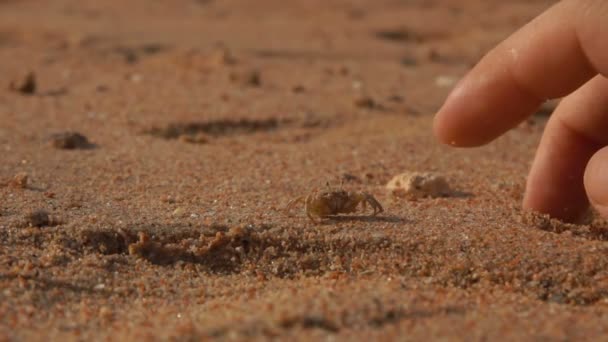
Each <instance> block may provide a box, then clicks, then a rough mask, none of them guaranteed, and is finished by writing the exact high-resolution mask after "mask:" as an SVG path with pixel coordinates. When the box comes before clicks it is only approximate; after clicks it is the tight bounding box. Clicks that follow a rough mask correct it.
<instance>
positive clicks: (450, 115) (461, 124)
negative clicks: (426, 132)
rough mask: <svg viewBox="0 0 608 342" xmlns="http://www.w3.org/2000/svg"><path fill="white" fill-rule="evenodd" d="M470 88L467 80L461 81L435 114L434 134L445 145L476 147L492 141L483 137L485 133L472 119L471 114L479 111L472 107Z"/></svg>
mask: <svg viewBox="0 0 608 342" xmlns="http://www.w3.org/2000/svg"><path fill="white" fill-rule="evenodd" d="M468 88H470V87H467V81H466V78H465V79H463V80H461V81H460V82H459V83H458V84H457V85H456V86H455V87H454V89H453V90H452V92H451V93H450V94H449V96H448V97H447V98H446V100H445V102H444V103H443V105H442V107H441V108H440V109H439V111H438V112H437V113H436V114H435V118H434V120H433V132H434V134H435V136H436V137H437V139H438V140H439V141H440V142H441V143H443V144H445V145H449V146H453V147H476V146H480V145H483V144H485V143H487V142H489V141H490V140H491V138H485V137H484V136H483V132H481V131H480V130H478V129H477V127H476V125H475V123H474V120H472V118H471V117H470V114H471V113H476V112H477V111H476V110H475V109H474V108H472V106H471V99H470V93H471V91H470V90H469V89H468ZM473 93H474V92H473ZM473 107H474V106H473ZM472 121H473V122H472ZM492 138H493V137H492Z"/></svg>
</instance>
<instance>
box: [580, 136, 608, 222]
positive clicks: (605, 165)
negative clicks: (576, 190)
mask: <svg viewBox="0 0 608 342" xmlns="http://www.w3.org/2000/svg"><path fill="white" fill-rule="evenodd" d="M584 183H585V190H586V191H587V196H588V197H589V201H590V202H591V204H592V205H593V207H594V208H595V209H596V210H597V211H598V212H599V213H600V215H602V217H605V218H606V217H608V147H604V148H602V149H600V150H599V151H598V152H596V153H595V154H594V155H593V156H592V157H591V159H590V160H589V163H588V164H587V168H586V169H585V176H584Z"/></svg>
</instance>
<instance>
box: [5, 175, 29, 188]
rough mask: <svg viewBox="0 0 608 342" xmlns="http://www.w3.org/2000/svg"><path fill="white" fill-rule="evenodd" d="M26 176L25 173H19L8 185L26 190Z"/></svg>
mask: <svg viewBox="0 0 608 342" xmlns="http://www.w3.org/2000/svg"><path fill="white" fill-rule="evenodd" d="M27 181H28V175H27V173H25V172H20V173H18V174H16V175H15V177H13V179H12V180H11V181H10V183H9V184H10V185H11V186H12V187H15V188H19V189H25V188H27Z"/></svg>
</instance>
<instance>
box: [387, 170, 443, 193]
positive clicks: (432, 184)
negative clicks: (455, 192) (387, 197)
mask: <svg viewBox="0 0 608 342" xmlns="http://www.w3.org/2000/svg"><path fill="white" fill-rule="evenodd" d="M386 188H387V189H388V190H390V191H391V192H392V193H393V195H395V196H402V197H410V198H421V197H444V196H449V195H450V193H451V190H450V186H449V185H448V182H447V181H446V180H445V178H443V177H442V176H441V175H439V174H436V173H432V172H405V173H402V174H399V175H397V176H395V177H393V179H391V181H390V182H388V184H387V185H386Z"/></svg>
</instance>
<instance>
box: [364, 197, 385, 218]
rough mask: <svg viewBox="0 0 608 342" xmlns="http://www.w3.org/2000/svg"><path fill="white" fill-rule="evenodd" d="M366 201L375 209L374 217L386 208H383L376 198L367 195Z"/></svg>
mask: <svg viewBox="0 0 608 342" xmlns="http://www.w3.org/2000/svg"><path fill="white" fill-rule="evenodd" d="M365 201H366V202H368V203H369V204H370V205H371V206H372V208H373V209H374V213H373V215H374V216H376V215H377V214H379V213H381V212H383V211H384V208H382V205H381V204H380V202H378V201H377V200H376V199H375V198H374V196H372V195H370V194H365Z"/></svg>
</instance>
